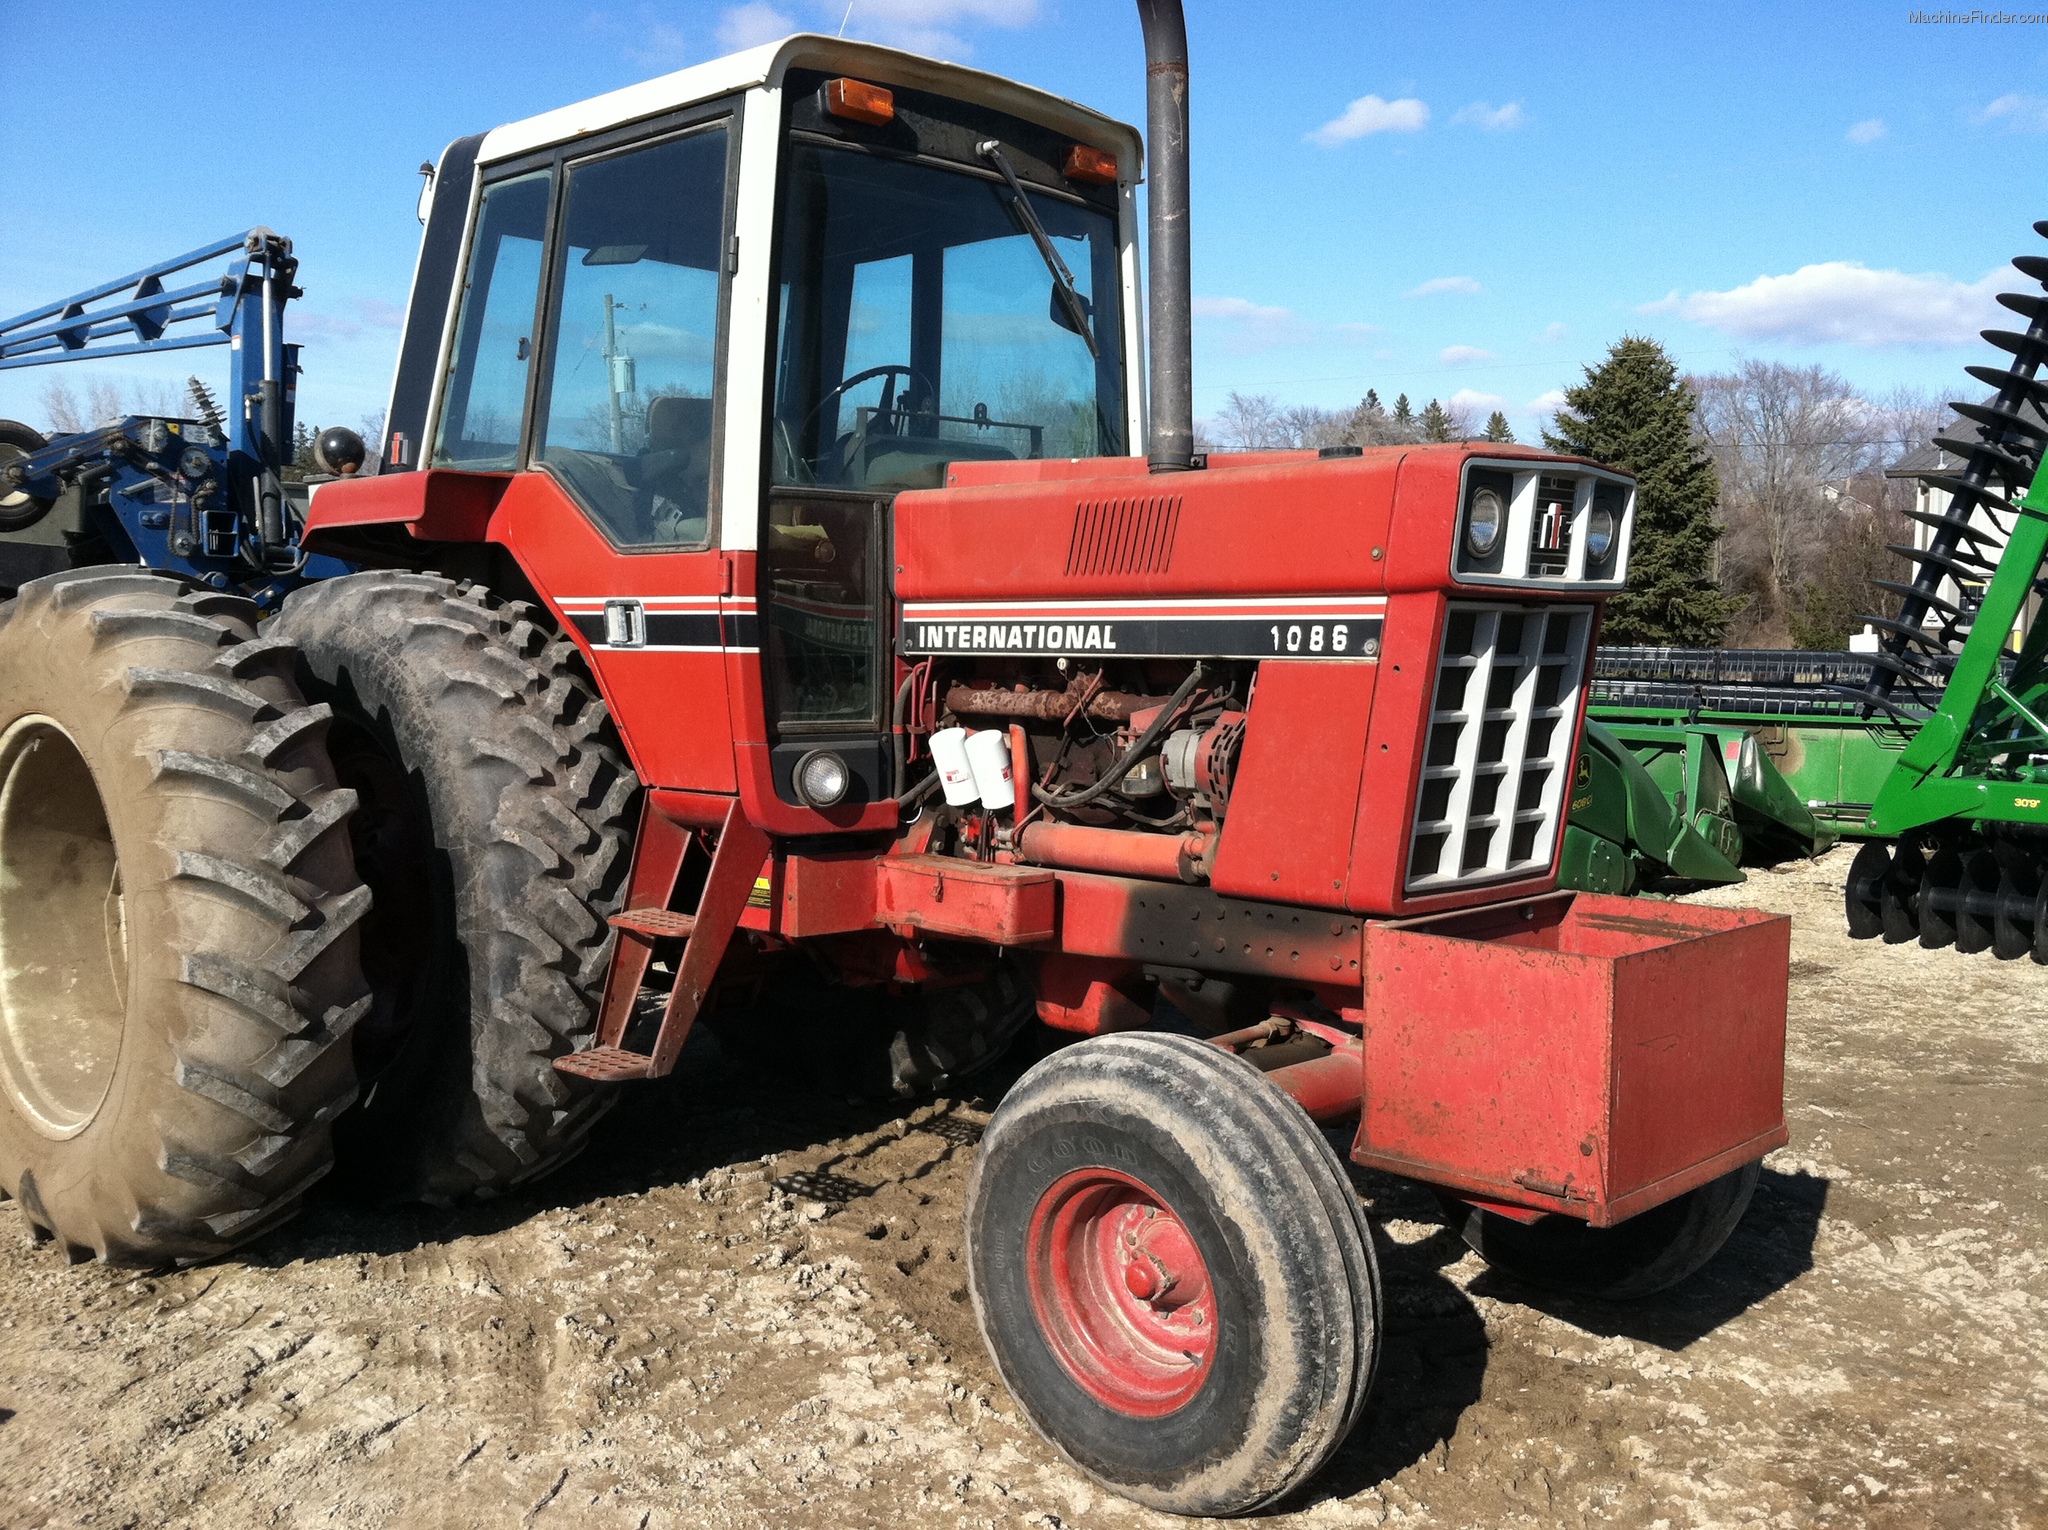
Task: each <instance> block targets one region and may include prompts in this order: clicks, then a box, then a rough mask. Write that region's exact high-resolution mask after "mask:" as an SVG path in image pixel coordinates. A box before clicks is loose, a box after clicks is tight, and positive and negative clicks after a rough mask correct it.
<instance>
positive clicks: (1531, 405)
mask: <svg viewBox="0 0 2048 1530" xmlns="http://www.w3.org/2000/svg"><path fill="white" fill-rule="evenodd" d="M1524 407H1525V408H1527V409H1528V410H1529V412H1530V413H1531V414H1535V415H1540V416H1542V417H1543V418H1544V419H1546V420H1547V419H1549V418H1550V417H1551V416H1552V415H1553V414H1556V413H1557V411H1558V410H1560V409H1562V408H1564V389H1562V388H1552V389H1551V390H1550V391H1549V392H1548V393H1539V394H1537V395H1536V396H1535V397H1534V398H1532V399H1530V400H1529V402H1528V403H1527V404H1526V405H1525V406H1524Z"/></svg>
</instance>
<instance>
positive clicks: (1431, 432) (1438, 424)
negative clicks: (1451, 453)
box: [1422, 399, 1451, 441]
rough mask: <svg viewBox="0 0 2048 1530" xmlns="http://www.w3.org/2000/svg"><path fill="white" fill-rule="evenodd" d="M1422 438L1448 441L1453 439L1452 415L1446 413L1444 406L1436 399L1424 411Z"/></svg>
mask: <svg viewBox="0 0 2048 1530" xmlns="http://www.w3.org/2000/svg"><path fill="white" fill-rule="evenodd" d="M1422 439H1423V440H1425V441H1448V440H1450V439H1451V417H1450V416H1449V415H1447V414H1445V413H1444V406H1443V405H1442V404H1439V403H1438V402H1437V401H1436V400H1435V399H1431V400H1430V401H1429V406H1428V407H1427V408H1425V409H1424V410H1423V411H1422Z"/></svg>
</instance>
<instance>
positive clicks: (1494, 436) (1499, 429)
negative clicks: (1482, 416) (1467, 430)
mask: <svg viewBox="0 0 2048 1530" xmlns="http://www.w3.org/2000/svg"><path fill="white" fill-rule="evenodd" d="M1486 439H1487V440H1489V441H1506V442H1511V441H1513V440H1514V439H1515V433H1514V432H1513V431H1512V430H1510V429H1508V417H1507V416H1506V415H1504V414H1502V413H1501V412H1500V411H1499V410H1498V409H1496V410H1494V411H1493V413H1492V414H1490V415H1488V416H1487V417H1486Z"/></svg>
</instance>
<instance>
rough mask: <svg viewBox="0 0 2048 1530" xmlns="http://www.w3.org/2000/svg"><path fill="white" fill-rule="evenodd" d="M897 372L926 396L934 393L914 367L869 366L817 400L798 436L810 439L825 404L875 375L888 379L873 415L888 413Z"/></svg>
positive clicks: (906, 391) (906, 393) (893, 403)
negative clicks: (879, 404)
mask: <svg viewBox="0 0 2048 1530" xmlns="http://www.w3.org/2000/svg"><path fill="white" fill-rule="evenodd" d="M898 374H901V375H902V376H904V377H906V378H908V379H909V380H910V381H911V382H912V383H915V384H918V385H920V386H921V387H922V388H923V389H924V392H925V395H926V396H927V397H932V396H934V395H935V394H936V391H937V390H936V389H934V388H933V387H932V385H931V383H930V382H929V381H928V380H927V379H926V377H925V375H924V374H923V373H922V372H920V371H918V370H917V368H915V367H905V366H897V365H895V364H894V363H891V364H890V365H888V366H880V367H869V368H868V369H867V370H866V371H865V372H856V373H854V374H853V376H851V377H848V378H845V379H844V380H842V381H841V382H840V384H839V385H838V386H837V387H836V388H834V389H832V391H831V392H829V393H827V394H826V395H825V396H824V397H823V398H821V399H819V400H818V402H817V404H816V405H815V406H813V408H812V409H811V412H810V413H809V414H807V415H805V416H804V423H803V428H802V430H800V431H799V432H798V436H799V438H800V439H802V440H805V441H808V440H810V439H811V427H812V426H813V425H815V424H816V423H817V420H818V416H819V415H821V414H823V413H824V412H825V406H826V405H827V404H829V403H831V402H833V400H835V399H837V398H839V397H841V396H842V395H843V394H845V393H846V391H847V390H848V389H849V388H857V387H859V386H860V385H861V384H862V383H864V382H872V381H873V380H874V379H875V378H877V377H886V378H888V379H889V381H888V382H887V383H886V384H884V385H883V388H882V403H881V407H880V408H878V409H877V410H876V411H875V417H876V418H877V419H880V418H882V417H883V416H885V415H887V414H889V413H890V412H891V411H892V410H894V408H895V407H896V377H897V375H898ZM913 391H914V390H913V389H910V388H905V389H904V390H903V396H904V397H905V398H906V399H907V398H909V397H910V395H911V393H912V392H913Z"/></svg>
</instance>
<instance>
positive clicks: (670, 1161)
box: [229, 1025, 1007, 1267]
mask: <svg viewBox="0 0 2048 1530" xmlns="http://www.w3.org/2000/svg"><path fill="white" fill-rule="evenodd" d="M838 1064H839V1060H838V1059H836V1058H834V1057H833V1056H832V1055H831V1054H830V1053H829V1052H826V1053H819V1054H801V1053H800V1054H799V1055H797V1056H795V1057H789V1056H785V1057H784V1058H783V1060H782V1066H780V1067H771V1066H763V1065H762V1059H759V1058H751V1057H741V1056H735V1055H734V1054H733V1052H732V1051H730V1050H728V1048H727V1047H726V1046H724V1045H722V1044H721V1043H720V1041H719V1038H718V1033H717V1029H716V1028H714V1027H712V1026H709V1025H703V1026H699V1027H697V1028H696V1029H694V1030H693V1031H692V1033H691V1035H690V1038H689V1041H688V1043H687V1044H686V1045H685V1047H684V1049H683V1054H682V1056H681V1058H680V1059H679V1060H678V1062H677V1066H676V1070H675V1072H674V1073H672V1074H670V1075H669V1076H668V1077H667V1078H663V1079H655V1080H650V1081H647V1082H644V1083H633V1084H626V1085H621V1086H618V1087H619V1091H620V1093H619V1100H618V1103H617V1104H616V1105H615V1106H613V1108H612V1109H611V1111H610V1112H609V1113H608V1114H607V1115H606V1116H605V1117H604V1119H603V1120H601V1121H600V1122H599V1123H598V1124H597V1125H596V1127H595V1128H593V1129H592V1131H591V1134H590V1137H589V1140H588V1141H587V1143H586V1144H585V1146H584V1148H583V1150H582V1152H581V1153H579V1154H578V1155H577V1156H576V1157H575V1158H574V1159H572V1160H570V1161H569V1162H568V1163H567V1164H565V1165H563V1167H562V1168H560V1169H559V1170H557V1171H555V1172H554V1173H552V1174H549V1175H548V1176H546V1177H545V1178H544V1179H541V1180H539V1181H537V1182H535V1183H534V1184H532V1185H528V1186H520V1187H519V1188H517V1189H515V1190H513V1191H510V1192H508V1193H506V1194H504V1195H501V1196H498V1197H497V1198H495V1199H493V1200H489V1201H481V1202H473V1203H469V1204H464V1205H461V1206H453V1207H436V1206H425V1205H419V1204H416V1203H399V1204H391V1205H378V1204H374V1203H366V1202H365V1201H363V1200H361V1199H358V1198H352V1197H349V1196H346V1195H344V1194H342V1193H339V1192H324V1193H323V1192H322V1191H321V1190H318V1189H316V1191H315V1192H314V1193H313V1195H312V1196H311V1197H309V1199H308V1202H307V1205H306V1207H305V1209H304V1210H303V1211H302V1212H301V1213H300V1214H299V1215H298V1216H297V1217H295V1218H294V1219H293V1220H292V1221H290V1222H288V1223H286V1224H285V1225H284V1226H283V1227H281V1228H279V1229H278V1230H277V1231H276V1232H274V1233H270V1234H268V1235H266V1236H264V1237H262V1238H259V1239H257V1240H256V1241H255V1242H253V1243H251V1244H249V1245H248V1246H247V1247H245V1248H243V1249H240V1250H238V1251H237V1252H236V1253H235V1254H232V1255H230V1256H229V1258H230V1260H234V1261H239V1262H243V1263H247V1264H250V1265H256V1266H265V1267H268V1266H279V1265H284V1264H289V1263H291V1262H292V1261H294V1260H299V1259H314V1258H322V1257H332V1256H334V1255H337V1254H377V1255H392V1254H403V1253H407V1252H410V1251H412V1250H415V1249H419V1248H423V1247H428V1246H432V1245H435V1244H441V1243H447V1242H452V1241H454V1240H456V1239H460V1238H471V1237H485V1236H489V1235H491V1234H494V1233H501V1232H504V1231H507V1230H509V1229H510V1228H513V1227H516V1226H518V1225H519V1224H520V1223H522V1222H526V1221H529V1220H531V1219H532V1218H533V1217H536V1216H538V1215H540V1214H542V1213H543V1212H547V1211H552V1210H557V1209H559V1208H562V1207H574V1206H580V1205H583V1204H586V1203H588V1202H591V1201H597V1200H603V1199H605V1198H607V1197H612V1196H620V1195H634V1194H639V1193H641V1192H643V1191H647V1190H654V1189H661V1188H666V1187H670V1186H675V1185H682V1184H687V1183H689V1182H690V1181H692V1180H695V1179H698V1178H700V1177H701V1176H703V1175H705V1174H707V1173H710V1172H712V1171H713V1170H716V1169H722V1168H727V1167H731V1166H735V1165H739V1164H745V1163H749V1162H756V1161H758V1160H760V1159H762V1158H764V1157H771V1156H776V1155H780V1154H784V1153H791V1152H797V1151H801V1150H804V1149H808V1148H812V1147H815V1146H817V1145H819V1144H821V1143H826V1142H831V1141H834V1140H836V1139H839V1138H842V1137H849V1136H855V1135H858V1134H861V1133H867V1132H873V1131H875V1130H877V1129H878V1128H880V1127H882V1126H884V1125H886V1124H887V1123H889V1122H891V1121H894V1120H896V1119H898V1118H900V1117H902V1116H903V1115H905V1114H906V1113H907V1112H909V1111H911V1110H913V1109H916V1108H918V1107H920V1106H926V1105H929V1104H930V1103H931V1101H930V1099H929V1097H919V1098H916V1099H909V1100H898V1099H886V1098H874V1097H871V1096H863V1095H861V1094H859V1093H857V1092H851V1091H849V1090H848V1089H847V1088H845V1087H843V1086H836V1085H838V1084H839V1081H841V1080H843V1079H844V1078H845V1077H846V1075H845V1073H844V1071H843V1069H841V1068H840V1067H839V1065H838ZM976 1082H977V1084H979V1083H980V1081H979V1080H977V1081H976ZM992 1084H994V1086H995V1087H996V1088H997V1089H1000V1088H1001V1087H1006V1085H1007V1080H1003V1081H992ZM989 1087H990V1086H989V1085H984V1086H982V1090H983V1091H986V1090H987V1089H988V1088H989ZM977 1092H981V1091H977ZM958 1095H959V1092H958V1091H956V1092H955V1095H954V1097H955V1098H957V1097H958Z"/></svg>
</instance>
